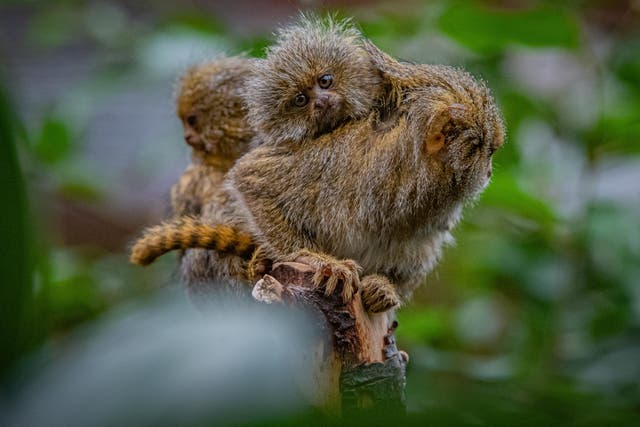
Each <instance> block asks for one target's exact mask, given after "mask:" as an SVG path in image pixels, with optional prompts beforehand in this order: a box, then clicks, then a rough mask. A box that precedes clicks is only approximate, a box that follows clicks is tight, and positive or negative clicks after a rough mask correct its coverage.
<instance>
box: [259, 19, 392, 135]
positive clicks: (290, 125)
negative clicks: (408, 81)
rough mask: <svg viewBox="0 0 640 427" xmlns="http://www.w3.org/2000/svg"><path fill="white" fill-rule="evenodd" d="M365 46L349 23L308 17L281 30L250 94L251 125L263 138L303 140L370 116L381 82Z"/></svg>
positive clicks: (360, 36)
mask: <svg viewBox="0 0 640 427" xmlns="http://www.w3.org/2000/svg"><path fill="white" fill-rule="evenodd" d="M362 43H363V38H362V35H361V33H360V32H359V31H358V30H357V29H356V28H355V26H354V25H353V24H352V23H351V21H349V20H344V21H338V20H335V19H333V18H331V17H328V18H325V19H321V18H319V17H313V16H311V17H309V16H303V17H302V18H301V19H300V21H299V22H298V23H296V24H293V25H289V26H286V27H284V28H282V29H280V30H279V31H278V32H277V33H276V43H275V44H274V45H273V46H271V47H270V48H269V49H268V50H267V56H266V60H264V61H262V62H259V63H256V71H255V74H254V76H253V78H251V79H250V81H249V84H248V90H247V94H246V95H247V96H246V103H247V106H248V107H249V115H248V118H249V121H250V123H251V124H252V125H253V126H254V128H255V129H256V130H257V131H258V132H259V133H262V134H263V137H264V138H263V139H264V140H265V141H269V142H273V143H279V142H282V141H293V142H300V141H302V140H304V139H305V138H314V137H317V136H319V135H322V134H324V133H327V132H330V131H331V130H333V129H335V128H336V127H337V126H339V125H340V124H342V123H344V122H345V121H347V120H350V119H359V118H362V117H365V116H366V115H367V114H368V113H369V111H370V110H371V108H372V107H373V106H374V105H375V103H376V102H377V99H378V96H379V93H380V91H381V85H380V83H381V79H380V74H379V72H378V70H376V69H375V68H374V67H373V64H372V63H371V60H370V59H369V57H368V55H367V53H366V52H365V51H364V49H363V47H362Z"/></svg>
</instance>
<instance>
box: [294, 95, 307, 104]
mask: <svg viewBox="0 0 640 427" xmlns="http://www.w3.org/2000/svg"><path fill="white" fill-rule="evenodd" d="M307 102H309V98H308V97H307V95H305V94H304V93H299V94H297V95H296V97H295V98H293V103H294V104H295V106H296V107H304V106H305V105H307Z"/></svg>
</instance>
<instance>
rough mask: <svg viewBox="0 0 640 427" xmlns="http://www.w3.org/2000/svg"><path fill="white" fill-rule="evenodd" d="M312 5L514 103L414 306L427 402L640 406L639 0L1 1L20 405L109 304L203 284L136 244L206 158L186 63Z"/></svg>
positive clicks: (407, 320)
mask: <svg viewBox="0 0 640 427" xmlns="http://www.w3.org/2000/svg"><path fill="white" fill-rule="evenodd" d="M300 9H302V10H317V11H325V10H326V11H337V12H339V13H340V15H341V16H354V17H355V18H356V20H357V22H358V23H359V25H360V26H361V27H362V29H363V31H364V33H365V34H366V35H367V36H368V37H370V38H371V39H372V40H373V41H374V42H375V43H376V44H378V46H380V47H381V48H382V49H384V50H385V51H387V52H389V53H390V54H392V55H394V56H396V57H399V58H402V59H408V60H413V61H417V62H422V63H442V64H449V65H457V66H462V67H465V68H466V69H468V70H469V71H471V72H472V73H473V74H474V75H476V76H478V77H481V78H483V79H484V80H486V81H487V83H488V85H489V86H490V87H491V88H492V89H493V91H494V94H495V97H496V98H497V100H498V103H499V104H500V105H501V106H502V108H503V111H504V115H505V118H506V122H507V128H508V139H507V144H506V145H505V147H504V148H503V149H501V150H500V151H499V152H498V153H497V154H496V156H495V161H494V175H493V182H492V184H491V185H490V187H489V188H488V190H487V191H486V192H485V193H484V195H483V196H482V197H481V199H480V200H479V201H478V203H477V204H476V205H475V206H473V207H470V208H468V209H467V211H466V214H465V219H464V221H463V223H462V224H461V225H460V226H459V227H458V228H457V229H456V230H455V236H456V240H457V243H456V245H455V246H453V247H449V248H448V249H447V250H446V251H445V255H444V261H443V262H442V263H441V265H440V266H438V268H437V269H436V270H435V271H434V272H433V273H432V274H431V276H430V277H429V278H428V280H427V283H426V284H425V286H423V287H422V288H421V289H420V290H419V291H418V292H417V294H416V296H415V299H414V301H413V302H412V303H411V304H410V305H408V306H406V307H404V308H403V309H402V310H401V311H400V313H399V321H400V327H399V329H398V341H399V344H400V347H401V348H403V349H405V350H407V351H408V352H409V354H410V355H411V363H410V365H409V368H408V403H409V410H410V412H411V414H412V416H415V417H417V418H418V419H420V420H421V421H424V422H425V423H426V422H430V423H431V424H432V425H490V426H496V425H537V426H539V425H563V426H567V425H568V426H573V425H576V426H612V425H626V426H631V425H640V155H639V154H640V1H638V0H628V1H604V0H568V1H565V2H558V1H543V0H495V1H484V2H480V1H460V2H457V1H446V0H441V1H417V0H415V1H409V0H395V1H393V2H384V1H366V0H353V1H338V0H336V1H313V0H307V1H299V2H296V1H293V0H291V1H286V0H271V1H260V2H250V1H247V0H234V1H226V0H220V1H204V0H192V1H184V2H169V1H161V0H144V1H135V2H134V1H127V0H120V1H108V2H107V1H89V0H59V1H56V2H47V1H37V0H31V1H2V2H0V139H1V141H0V177H1V178H2V179H1V180H0V206H1V209H2V214H0V241H2V243H3V245H2V248H0V254H1V256H0V266H1V267H2V269H1V270H0V272H1V274H2V276H1V277H2V279H1V280H2V282H3V283H2V286H1V288H0V297H1V304H2V309H1V310H0V349H1V352H0V391H1V394H0V410H2V408H3V407H4V409H5V410H8V408H10V407H12V406H13V404H12V399H13V398H14V397H15V395H16V394H17V393H18V391H17V390H21V389H22V387H23V384H25V383H29V382H30V381H32V380H30V378H32V377H36V378H37V377H38V375H39V374H38V372H40V370H41V369H46V367H47V366H48V365H49V364H52V363H55V362H52V361H55V360H57V358H59V357H64V356H61V355H64V354H66V352H67V351H68V348H69V347H70V346H72V344H73V345H74V346H76V347H78V346H80V347H82V343H84V342H85V341H83V340H87V339H89V340H90V339H91V338H90V337H91V332H90V331H92V330H93V329H91V328H92V326H90V325H94V324H96V322H97V323H100V322H102V321H103V319H105V318H109V319H113V318H114V316H115V317H116V318H117V315H114V314H113V313H121V312H122V307H129V308H128V309H127V310H125V312H126V313H129V314H128V315H131V316H135V313H137V310H145V309H147V308H146V307H147V303H148V304H152V302H151V301H153V298H154V295H157V294H158V293H160V294H162V293H163V292H167V290H169V292H172V290H173V294H172V295H174V297H173V298H174V299H179V300H184V299H186V298H185V296H184V295H183V294H182V293H181V292H180V288H179V284H177V283H178V280H177V276H176V273H175V257H173V256H167V257H164V258H163V259H162V260H161V261H160V262H158V263H156V264H154V265H153V266H151V267H149V268H146V269H142V268H139V267H133V266H130V265H129V264H128V262H127V254H126V252H127V245H128V244H129V243H130V242H131V241H132V239H133V238H134V237H135V236H136V235H137V233H138V232H139V231H140V230H141V229H142V228H143V227H144V226H145V225H148V224H153V223H156V222H158V221H159V220H161V219H162V218H164V217H166V216H167V215H168V214H169V188H170V186H171V185H172V184H173V182H175V181H176V179H177V178H178V176H179V175H180V174H181V172H182V171H183V169H184V168H185V167H186V165H187V164H188V161H189V155H188V147H187V146H186V145H185V144H184V143H183V141H182V130H181V126H180V122H179V121H178V119H177V117H176V116H175V113H174V106H173V100H172V92H173V85H174V82H175V81H176V78H177V76H178V75H179V74H180V73H181V72H182V71H184V70H185V69H186V67H188V66H189V65H191V64H193V63H197V62H198V61H200V60H202V59H205V58H208V57H211V56H213V55H215V54H217V53H219V52H225V53H227V54H237V53H241V52H248V53H249V54H251V55H255V56H260V55H261V54H262V53H263V48H264V46H265V45H267V44H268V43H269V40H270V37H271V31H273V29H274V27H275V26H276V25H277V24H279V23H285V22H287V21H288V20H290V19H291V18H292V17H295V15H296V14H297V11H298V10H300ZM131 307H134V308H131ZM185 310H187V311H188V309H186V308H185ZM131 313H133V314H131ZM116 322H117V321H116ZM125 329H126V328H125ZM79 331H83V332H82V333H80V332H79ZM87 331H89V332H87ZM96 333H98V332H96ZM79 336H82V337H84V338H78V337H79ZM87 337H89V338H87ZM133 341H134V342H135V340H133ZM78 343H80V344H78ZM71 366H74V364H73V363H72V364H71ZM43 367H44V368H43ZM66 369H70V371H69V372H75V371H73V369H74V368H73V367H67V368H66ZM84 369H88V370H90V371H93V370H94V369H100V368H99V367H89V368H87V367H85V368H84ZM63 372H64V371H63ZM27 407H28V405H27ZM148 410H149V412H153V411H154V409H153V408H151V409H148ZM296 416H298V415H296ZM123 423H124V421H122V420H120V422H119V425H123ZM67 425H69V424H67ZM96 425H99V423H98V424H96ZM138 425H139V424H138ZM202 425H206V424H202Z"/></svg>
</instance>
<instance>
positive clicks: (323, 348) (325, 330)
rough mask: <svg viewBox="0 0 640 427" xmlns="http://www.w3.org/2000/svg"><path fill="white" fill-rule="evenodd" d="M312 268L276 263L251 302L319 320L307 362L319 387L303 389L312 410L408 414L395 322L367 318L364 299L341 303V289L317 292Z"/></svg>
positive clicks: (403, 359) (386, 317) (379, 316)
mask: <svg viewBox="0 0 640 427" xmlns="http://www.w3.org/2000/svg"><path fill="white" fill-rule="evenodd" d="M314 272H315V271H314V269H313V267H310V266H308V265H306V264H301V263H296V262H286V263H277V264H274V265H273V267H272V270H271V271H270V273H269V274H267V275H265V276H263V277H262V279H260V280H259V281H258V282H257V283H256V285H255V287H254V289H253V292H252V295H253V297H254V298H255V299H256V300H258V301H261V302H265V303H275V302H278V303H283V304H285V305H288V306H291V307H292V308H298V309H303V310H306V311H307V312H309V313H311V314H312V315H314V318H315V319H316V320H317V327H318V332H319V334H318V337H319V339H318V340H317V343H316V345H314V346H313V348H311V349H310V350H309V353H308V354H306V355H304V357H306V358H309V359H310V360H311V362H312V365H313V367H314V373H313V378H314V379H315V381H314V382H315V384H314V385H313V387H312V388H313V389H312V390H305V392H306V393H307V395H308V398H309V400H310V401H311V402H312V404H313V405H314V406H319V407H323V408H329V409H330V410H341V411H342V412H343V413H350V414H351V413H354V412H358V411H367V412H368V411H371V410H384V411H385V412H386V413H388V412H389V411H392V412H397V413H404V411H405V383H406V379H405V367H406V363H407V360H408V357H407V356H406V353H404V352H401V351H398V348H397V347H396V343H395V337H394V331H395V329H396V327H397V322H396V321H395V320H393V319H391V320H390V317H391V316H390V315H389V314H387V313H376V314H369V313H367V312H366V311H365V310H364V308H363V305H362V301H361V299H360V294H359V293H356V295H355V296H354V298H353V299H352V300H351V302H349V303H348V304H346V305H345V304H344V303H343V302H342V299H341V296H340V287H341V286H342V284H341V283H340V284H338V289H337V290H336V291H335V292H334V293H333V294H332V295H329V296H327V295H325V294H324V290H323V289H319V288H314V287H313V285H312V284H311V283H312V282H311V279H312V277H313V274H314Z"/></svg>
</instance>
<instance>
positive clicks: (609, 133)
mask: <svg viewBox="0 0 640 427" xmlns="http://www.w3.org/2000/svg"><path fill="white" fill-rule="evenodd" d="M638 100H639V101H640V97H639V99H638ZM583 138H584V141H585V143H586V144H587V147H588V148H589V151H590V153H591V154H592V155H601V154H640V143H639V141H640V102H639V103H638V104H637V105H635V106H634V105H633V104H631V103H630V104H629V109H628V110H627V111H624V112H620V114H607V115H605V116H604V117H602V118H601V119H600V120H599V121H598V123H597V124H596V126H595V127H593V128H592V129H590V130H589V131H587V132H586V133H585V134H584V135H583Z"/></svg>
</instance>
